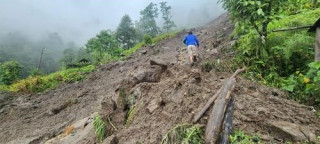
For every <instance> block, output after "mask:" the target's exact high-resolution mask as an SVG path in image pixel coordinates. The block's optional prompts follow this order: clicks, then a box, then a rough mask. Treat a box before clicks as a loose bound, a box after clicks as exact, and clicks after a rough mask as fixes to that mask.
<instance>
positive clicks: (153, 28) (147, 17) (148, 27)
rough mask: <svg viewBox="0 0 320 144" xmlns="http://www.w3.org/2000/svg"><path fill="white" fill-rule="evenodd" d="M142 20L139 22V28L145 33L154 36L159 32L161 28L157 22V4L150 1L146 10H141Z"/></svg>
mask: <svg viewBox="0 0 320 144" xmlns="http://www.w3.org/2000/svg"><path fill="white" fill-rule="evenodd" d="M140 15H141V17H140V20H139V22H138V29H139V30H140V31H141V33H142V34H143V35H145V34H150V35H151V36H152V37H154V36H156V35H158V34H159V28H158V26H157V24H156V20H155V19H156V18H158V15H159V13H158V8H157V4H154V3H152V2H151V3H150V4H149V5H148V6H147V7H146V8H145V9H144V10H142V11H140Z"/></svg>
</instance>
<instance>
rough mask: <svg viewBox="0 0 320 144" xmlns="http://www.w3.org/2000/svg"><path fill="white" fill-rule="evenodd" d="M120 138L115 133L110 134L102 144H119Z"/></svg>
mask: <svg viewBox="0 0 320 144" xmlns="http://www.w3.org/2000/svg"><path fill="white" fill-rule="evenodd" d="M118 143H119V140H118V138H117V137H116V136H115V135H111V136H109V137H108V138H107V139H106V140H104V141H103V143H102V144H118Z"/></svg>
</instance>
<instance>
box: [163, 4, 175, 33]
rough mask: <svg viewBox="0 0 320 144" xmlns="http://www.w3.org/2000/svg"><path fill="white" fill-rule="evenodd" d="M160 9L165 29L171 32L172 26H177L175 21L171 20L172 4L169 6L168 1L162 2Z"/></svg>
mask: <svg viewBox="0 0 320 144" xmlns="http://www.w3.org/2000/svg"><path fill="white" fill-rule="evenodd" d="M160 11H161V13H162V18H163V20H164V23H163V29H164V30H165V31H166V32H169V31H170V29H171V28H173V27H176V25H175V23H174V22H173V21H172V20H171V18H172V15H171V6H167V2H160Z"/></svg>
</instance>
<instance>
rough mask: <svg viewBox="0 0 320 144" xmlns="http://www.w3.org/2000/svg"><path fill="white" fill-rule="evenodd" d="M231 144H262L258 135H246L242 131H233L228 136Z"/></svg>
mask: <svg viewBox="0 0 320 144" xmlns="http://www.w3.org/2000/svg"><path fill="white" fill-rule="evenodd" d="M230 142H231V144H262V141H261V139H260V138H259V137H258V136H250V135H246V134H245V133H244V132H242V131H235V132H234V133H233V134H232V135H231V136H230Z"/></svg>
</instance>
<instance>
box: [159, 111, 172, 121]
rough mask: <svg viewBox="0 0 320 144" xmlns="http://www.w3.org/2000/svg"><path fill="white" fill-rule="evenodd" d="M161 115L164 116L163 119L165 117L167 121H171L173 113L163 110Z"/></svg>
mask: <svg viewBox="0 0 320 144" xmlns="http://www.w3.org/2000/svg"><path fill="white" fill-rule="evenodd" d="M161 117H162V118H163V119H165V120H166V121H170V118H171V114H169V113H168V112H166V111H162V112H161Z"/></svg>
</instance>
